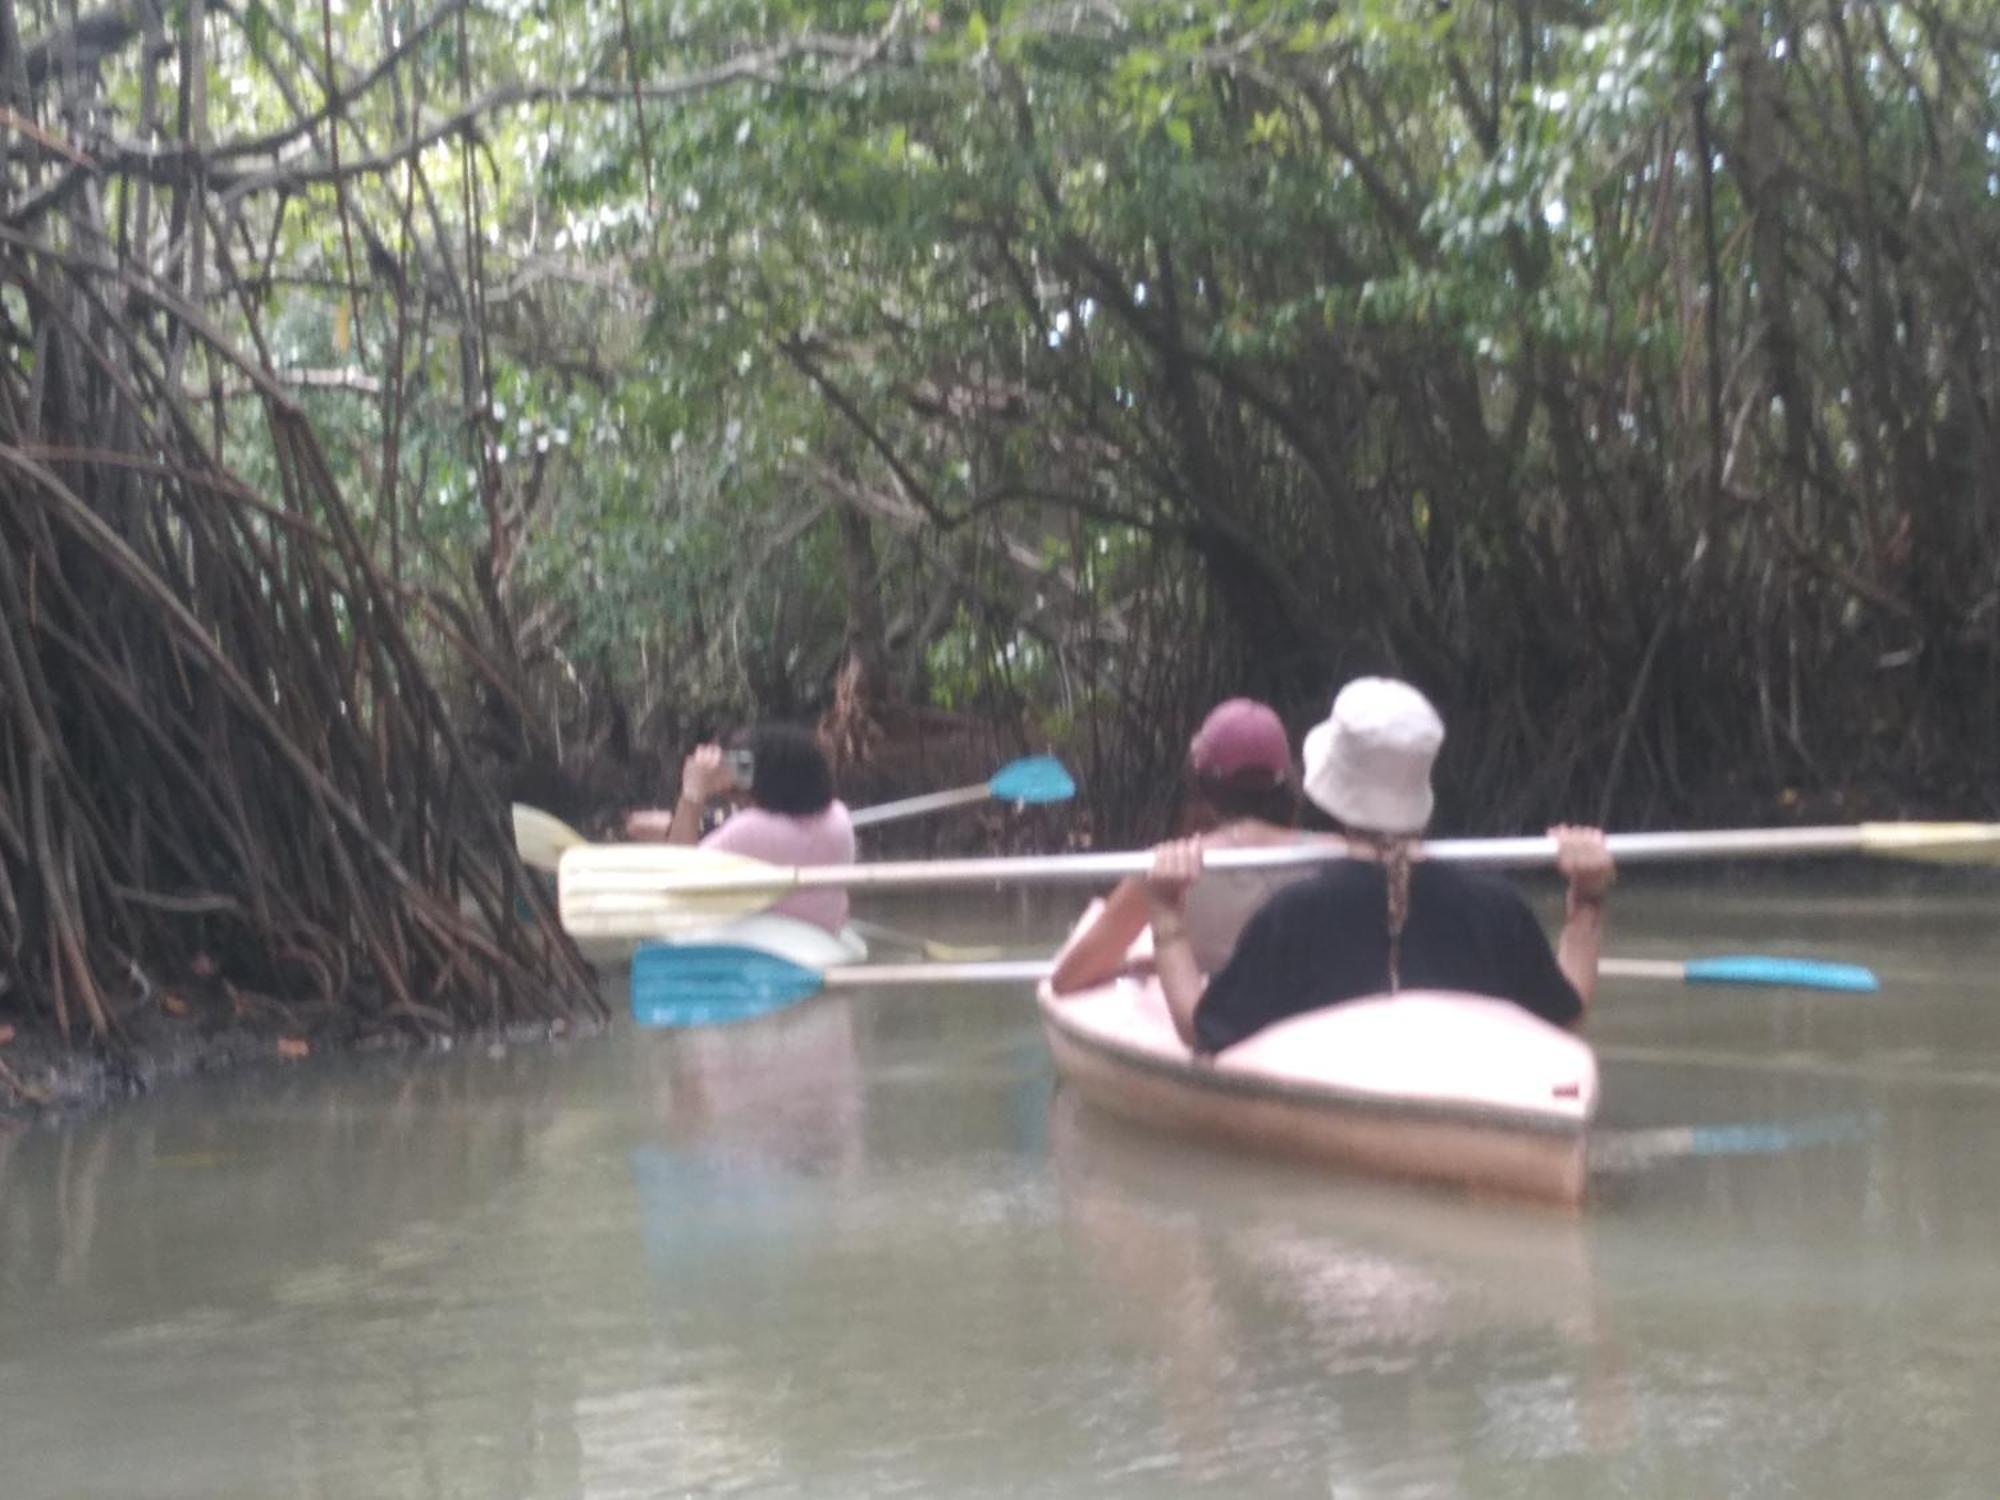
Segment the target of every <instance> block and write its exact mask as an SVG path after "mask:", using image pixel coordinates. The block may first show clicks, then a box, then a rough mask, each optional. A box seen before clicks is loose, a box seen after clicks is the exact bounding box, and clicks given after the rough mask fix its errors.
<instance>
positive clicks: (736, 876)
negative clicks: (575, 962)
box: [556, 844, 795, 938]
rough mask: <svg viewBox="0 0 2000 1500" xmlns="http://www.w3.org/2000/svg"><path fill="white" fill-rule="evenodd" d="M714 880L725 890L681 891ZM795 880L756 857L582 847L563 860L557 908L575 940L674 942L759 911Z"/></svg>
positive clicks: (670, 847)
mask: <svg viewBox="0 0 2000 1500" xmlns="http://www.w3.org/2000/svg"><path fill="white" fill-rule="evenodd" d="M765 874H768V876H769V878H768V879H760V878H759V876H760V875H765ZM709 876H720V877H723V878H724V879H726V880H727V881H728V882H729V884H728V886H727V888H725V889H722V890H685V889H679V888H678V887H681V886H683V885H685V884H686V882H688V881H689V880H691V879H692V880H700V879H703V878H706V877H709ZM794 878H795V877H794V872H792V871H791V870H784V869H780V868H778V867H777V866H776V865H767V864H765V863H764V862H763V861H762V860H759V859H750V858H747V857H746V856H744V855H741V854H724V853H722V852H721V851H719V850H715V849H698V848H695V847H694V846H693V845H690V844H584V845H581V846H580V847H578V848H574V849H571V850H569V851H568V852H567V853H565V854H564V855H563V857H562V862H561V865H560V868H559V870H558V873H557V876H556V890H557V905H558V908H559V911H560V913H561V916H562V924H563V930H564V931H566V932H567V933H569V934H570V936H572V937H577V938H584V937H592V938H648V937H675V936H678V935H679V934H681V933H685V932H691V931H695V930H698V929H700V928H703V927H714V926H716V925H717V924H719V923H722V922H728V921H733V920H734V919H735V918H737V917H745V916H749V915H750V914H751V913H753V912H759V911H762V910H763V909H764V908H765V907H767V906H769V905H770V904H771V903H772V902H773V901H775V900H777V899H778V897H780V896H782V895H784V893H785V892H786V891H788V890H790V889H791V888H792V885H793V882H794ZM669 887H674V888H673V889H669Z"/></svg>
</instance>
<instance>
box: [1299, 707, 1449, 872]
mask: <svg viewBox="0 0 2000 1500" xmlns="http://www.w3.org/2000/svg"><path fill="white" fill-rule="evenodd" d="M1443 744H1444V721H1443V720H1442V719H1440V718H1439V717H1438V713H1437V710H1436V709H1435V708H1432V707H1431V702H1430V699H1428V698H1426V697H1425V696H1424V695H1423V694H1422V693H1420V692H1418V691H1417V690H1416V689H1415V688H1413V687H1411V686H1410V685H1409V684H1408V683H1407V682H1397V681H1395V680H1394V679H1392V678H1388V677H1359V678H1356V679H1355V680H1354V681H1353V682H1350V683H1348V685H1347V686H1346V687H1344V688H1342V689H1341V690H1340V695H1339V696H1338V697H1337V698H1335V699H1334V700H1333V712H1332V714H1330V715H1329V716H1328V717H1327V721H1326V722H1325V723H1324V724H1318V725H1315V726H1314V727H1313V728H1312V729H1311V730H1309V731H1308V732H1307V734H1306V744H1305V794H1306V795H1307V796H1308V797H1310V798H1312V800H1313V801H1314V802H1315V803H1316V804H1317V805H1318V806H1320V807H1322V808H1324V809H1325V810H1326V811H1327V812H1329V813H1331V814H1332V815H1333V816H1334V817H1336V818H1338V819H1339V820H1340V821H1341V822H1342V823H1344V824H1345V825H1346V826H1347V827H1349V828H1353V829H1358V830H1362V831H1365V832H1368V833H1391V834H1407V833H1421V832H1422V831H1423V829H1424V825H1425V824H1427V823H1429V822H1430V820H1431V763H1432V762H1433V761H1435V760H1436V759H1437V754H1438V748H1439V746H1441V745H1443Z"/></svg>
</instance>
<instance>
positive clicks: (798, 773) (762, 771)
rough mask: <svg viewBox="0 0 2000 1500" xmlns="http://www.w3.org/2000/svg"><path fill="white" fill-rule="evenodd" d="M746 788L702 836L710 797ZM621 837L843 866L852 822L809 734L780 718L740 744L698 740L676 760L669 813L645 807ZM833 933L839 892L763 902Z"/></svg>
mask: <svg viewBox="0 0 2000 1500" xmlns="http://www.w3.org/2000/svg"><path fill="white" fill-rule="evenodd" d="M736 792H742V793H747V794H748V797H749V805H748V806H747V807H740V808H738V809H737V810H736V811H735V812H733V813H731V814H730V815H729V816H728V817H727V818H725V819H724V820H723V822H722V826H721V827H719V828H717V829H715V831H714V832H712V833H710V834H708V835H707V836H706V837H704V836H703V835H702V832H701V822H702V816H703V814H704V813H705V812H706V811H707V809H708V805H709V803H710V802H712V801H714V800H716V799H718V798H721V797H726V796H728V795H730V794H731V793H736ZM625 832H626V836H627V837H628V838H633V839H642V840H653V841H657V842H662V843H668V844H695V843H698V844H700V846H701V847H702V848H704V849H718V850H721V851H723V852H724V853H727V854H744V855H748V856H749V857H750V858H752V859H761V860H764V861H765V862H766V863H768V864H774V865H787V866H789V865H851V864H853V863H854V824H853V823H852V822H851V821H849V819H848V815H847V807H846V804H844V803H843V802H841V801H840V799H839V798H837V797H835V796H834V795H833V770H832V768H831V767H830V766H828V765H827V763H826V756H825V754H824V753H823V752H822V751H821V750H820V748H819V743H818V741H816V740H815V739H814V738H813V737H812V735H811V734H809V733H807V732H806V731H805V730H803V729H797V728H794V727H792V726H790V725H786V724H769V725H765V726H763V727H762V728H759V729H757V730H755V731H754V732H752V734H751V735H750V737H749V747H748V749H747V750H729V751H725V750H724V749H723V748H722V747H721V746H720V745H702V746H699V747H697V748H696V749H695V750H694V751H693V753H691V754H690V755H689V756H688V758H687V759H686V760H685V761H684V762H683V763H682V765H681V795H680V801H678V802H677V803H675V804H674V807H673V810H672V811H671V812H669V811H665V810H662V809H660V808H645V809H642V810H640V811H638V812H635V813H633V814H632V815H631V816H630V817H629V818H627V819H626V820H625ZM771 910H772V911H775V912H780V913H783V914H784V915H786V916H789V917H796V918H798V919H799V920H800V921H803V922H811V923H813V924H814V925H816V926H819V927H824V928H825V929H826V930H827V931H828V932H839V931H840V929H841V927H842V926H844V925H845V924H846V922H847V892H846V891H844V890H837V889H826V890H814V891H797V892H794V893H793V894H791V895H789V896H786V897H785V898H784V899H783V900H782V901H778V902H776V903H775V904H773V906H772V907H771Z"/></svg>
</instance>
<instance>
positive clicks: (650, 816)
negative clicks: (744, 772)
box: [625, 745, 736, 844]
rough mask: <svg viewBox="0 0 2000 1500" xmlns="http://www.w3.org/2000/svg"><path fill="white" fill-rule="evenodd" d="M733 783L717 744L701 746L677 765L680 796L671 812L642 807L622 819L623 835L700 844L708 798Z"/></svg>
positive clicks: (660, 842)
mask: <svg viewBox="0 0 2000 1500" xmlns="http://www.w3.org/2000/svg"><path fill="white" fill-rule="evenodd" d="M735 784H736V778H735V775H734V773H732V772H731V771H730V769H729V767H728V766H727V765H725V764H724V763H723V759H722V747H721V746H720V745H702V746H700V747H698V748H697V749H696V750H695V751H694V752H693V753H692V754H691V755H689V756H688V758H687V759H686V760H685V761H683V762H682V763H681V796H680V801H678V802H676V803H675V804H674V808H673V811H672V812H664V811H662V810H661V809H659V808H656V807H649V808H644V809H642V810H640V811H638V812H635V813H633V814H632V815H631V816H630V817H628V818H626V820H625V836H626V837H627V838H632V839H641V840H644V841H646V842H648V843H656V844H697V843H700V842H701V815H702V812H703V811H704V810H705V809H706V808H707V806H708V804H709V799H711V798H713V797H719V796H721V795H722V794H723V793H724V792H726V791H728V790H729V789H730V788H731V787H732V786H734V785H735Z"/></svg>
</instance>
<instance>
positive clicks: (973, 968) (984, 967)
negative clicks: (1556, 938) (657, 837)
mask: <svg viewBox="0 0 2000 1500" xmlns="http://www.w3.org/2000/svg"><path fill="white" fill-rule="evenodd" d="M1054 970H1055V963H1054V961H1053V960H1051V959H1046V958H1023V959H999V960H995V961H991V962H983V963H933V964H839V965H836V966H834V967H832V968H829V969H825V970H822V971H821V975H820V977H821V979H822V981H823V982H824V984H825V986H826V988H828V989H873V988H877V987H881V986H886V985H928V984H1033V983H1036V982H1038V981H1040V980H1043V979H1046V978H1048V977H1049V975H1050V974H1051V973H1053V972H1054ZM1597 972H1598V973H1599V974H1601V975H1603V976H1604V977H1605V978H1607V979H1665V980H1671V981H1675V982H1678V981H1681V980H1684V979H1686V978H1687V973H1688V966H1687V964H1685V963H1683V962H1680V961H1678V960H1671V959H1651V958H1606V959H1602V960H1600V961H1599V963H1598V965H1597Z"/></svg>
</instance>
